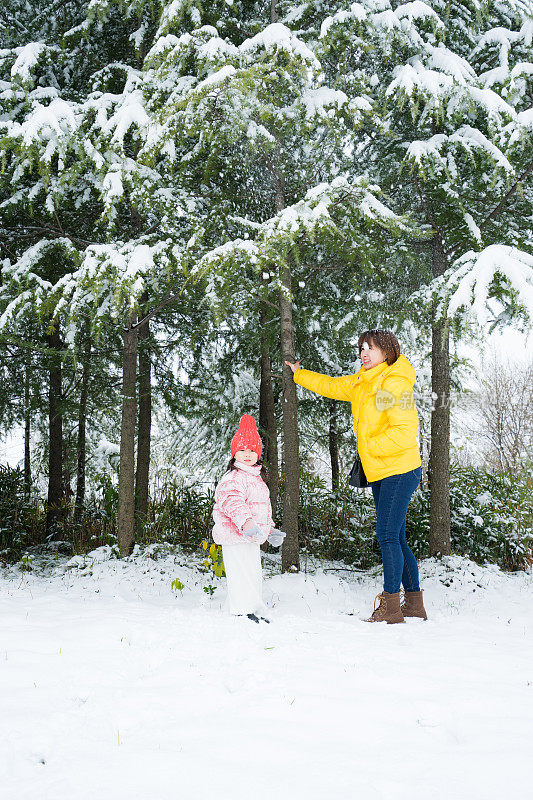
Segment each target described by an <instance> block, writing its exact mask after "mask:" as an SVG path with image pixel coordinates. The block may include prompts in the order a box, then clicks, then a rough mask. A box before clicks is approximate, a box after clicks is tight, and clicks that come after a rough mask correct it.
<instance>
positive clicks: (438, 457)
mask: <svg viewBox="0 0 533 800" xmlns="http://www.w3.org/2000/svg"><path fill="white" fill-rule="evenodd" d="M432 267H433V269H432V271H433V277H437V276H438V275H442V273H443V272H444V271H445V269H446V257H445V255H444V252H443V248H442V242H441V240H440V238H438V237H435V238H434V239H433V241H432ZM431 390H432V392H433V397H434V398H435V400H434V403H435V405H434V409H433V411H432V414H431V450H430V454H429V486H430V533H429V552H430V555H431V556H441V555H448V554H449V553H450V353H449V321H448V320H447V319H444V320H441V321H440V322H437V323H435V321H434V325H433V329H432V351H431Z"/></svg>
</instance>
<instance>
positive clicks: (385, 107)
mask: <svg viewBox="0 0 533 800" xmlns="http://www.w3.org/2000/svg"><path fill="white" fill-rule="evenodd" d="M329 11H330V13H329V14H327V16H326V15H324V14H323V10H322V4H320V12H318V11H317V8H315V4H314V3H310V4H308V5H307V7H306V9H305V13H307V14H308V15H310V16H311V17H313V18H314V19H315V20H316V17H317V14H321V15H322V20H321V32H320V37H321V39H322V40H323V42H324V47H325V48H326V50H327V51H328V52H330V53H331V54H334V53H338V52H342V51H344V53H350V54H351V57H352V61H351V64H352V68H353V69H354V70H357V71H366V72H367V74H370V87H371V88H370V89H369V93H370V94H371V97H372V102H373V103H375V104H376V106H377V107H380V108H381V109H382V120H383V124H382V127H381V128H380V130H379V131H377V132H376V135H375V136H374V137H371V141H370V143H369V144H368V146H366V147H365V149H364V157H365V159H366V160H367V163H368V165H369V169H370V171H371V175H372V176H373V178H374V179H375V180H376V181H377V182H380V183H381V185H382V186H383V187H384V188H385V189H386V190H387V191H388V192H389V194H390V195H391V196H392V198H393V199H394V200H395V202H396V205H397V207H398V208H400V209H401V208H404V209H405V208H409V209H412V210H413V211H415V212H416V214H417V218H418V220H419V221H420V222H421V223H425V224H426V225H428V226H430V227H431V230H432V231H433V235H432V239H431V247H430V252H429V253H428V256H429V259H430V264H431V272H432V277H433V280H432V281H431V283H430V288H429V292H428V293H421V294H417V295H415V298H416V302H417V303H419V302H420V299H421V297H425V298H426V299H427V305H428V306H429V310H430V315H431V317H430V318H431V321H432V326H433V347H432V351H433V367H432V375H433V386H432V388H433V393H434V395H436V396H437V400H436V403H435V408H434V411H433V414H432V436H431V442H432V445H431V461H430V475H431V507H432V508H431V550H432V553H433V554H437V553H446V552H449V545H450V538H449V501H448V497H449V491H448V489H449V397H450V373H449V350H448V340H449V321H450V318H451V317H452V316H453V314H454V313H455V312H456V311H457V310H458V309H459V308H461V307H463V308H468V309H469V308H470V307H472V308H473V310H474V311H477V312H480V311H481V309H483V308H484V307H485V305H486V301H487V299H488V298H489V297H497V298H498V299H499V300H500V301H501V302H502V304H503V308H504V310H503V312H502V318H507V317H508V316H509V314H510V313H515V312H518V313H522V314H529V315H530V316H531V310H532V309H533V302H532V293H533V290H532V282H533V269H532V267H533V260H532V255H531V250H530V241H529V243H528V240H529V238H530V231H531V225H530V223H529V222H528V221H527V220H528V218H529V217H530V214H531V199H532V193H531V182H530V180H529V179H530V177H531V174H532V172H533V162H532V161H531V130H532V123H531V120H532V115H531V97H532V89H531V74H532V70H531V41H532V34H533V12H532V8H531V4H530V3H527V2H522V0H501V1H499V2H496V3H494V2H491V3H488V2H476V1H475V0H472V2H467V3H454V2H448V1H447V0H446V1H445V0H433V1H432V2H427V3H426V2H407V3H405V2H389V0H363V2H361V3H353V4H351V5H350V6H349V7H344V6H341V5H339V4H335V8H333V4H329ZM511 45H512V46H511ZM348 72H349V70H348Z"/></svg>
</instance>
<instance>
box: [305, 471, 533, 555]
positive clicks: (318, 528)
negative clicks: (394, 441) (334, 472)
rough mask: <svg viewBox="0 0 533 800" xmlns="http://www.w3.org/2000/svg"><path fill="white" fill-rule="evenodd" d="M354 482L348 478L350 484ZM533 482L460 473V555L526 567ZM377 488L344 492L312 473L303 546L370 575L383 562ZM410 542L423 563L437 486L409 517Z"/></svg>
mask: <svg viewBox="0 0 533 800" xmlns="http://www.w3.org/2000/svg"><path fill="white" fill-rule="evenodd" d="M346 484H347V480H346ZM531 488H532V487H531V478H530V477H529V476H528V474H527V473H523V474H522V475H521V476H519V477H511V476H509V475H502V474H500V473H494V472H488V471H486V470H483V469H474V468H471V467H458V466H455V467H452V471H451V481H450V506H451V545H452V553H456V554H458V555H462V556H467V557H469V558H471V559H472V560H474V561H477V562H478V563H480V564H484V563H496V564H498V565H499V566H500V567H501V568H502V569H507V570H517V569H523V568H524V567H525V566H526V565H527V564H528V563H529V561H528V560H529V559H531V557H532V555H533V530H532V509H531V501H530V496H531ZM375 520H376V516H375V510H374V502H373V499H372V495H371V492H370V490H368V489H367V490H364V491H361V490H352V489H350V488H349V487H348V486H347V485H344V486H342V487H341V489H340V490H339V491H338V492H337V493H333V492H331V491H329V490H327V489H326V488H325V486H324V484H322V483H321V482H320V481H319V480H318V479H316V478H311V477H310V476H309V475H306V474H304V476H303V479H302V493H301V505H300V539H301V545H302V548H303V549H305V550H307V551H308V552H310V553H313V554H315V555H320V556H323V557H324V558H327V559H339V560H342V561H345V562H346V563H347V564H353V565H354V566H357V567H360V568H362V569H365V568H368V567H370V566H373V565H377V564H379V563H380V562H381V556H380V550H379V546H378V544H377V540H376V537H375ZM406 531H407V540H408V542H409V545H410V547H411V548H412V550H413V552H414V553H415V555H416V556H417V558H426V557H428V556H429V487H428V486H427V484H424V485H423V486H421V487H419V489H417V491H416V492H415V493H414V495H413V498H412V500H411V503H410V505H409V511H408V513H407V526H406Z"/></svg>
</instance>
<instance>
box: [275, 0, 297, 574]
mask: <svg viewBox="0 0 533 800" xmlns="http://www.w3.org/2000/svg"><path fill="white" fill-rule="evenodd" d="M275 5H276V4H275V3H273V4H272V7H273V8H274V10H275ZM272 176H273V178H274V184H275V188H276V211H277V212H279V211H282V210H283V209H284V208H285V187H284V182H283V174H282V173H281V171H280V170H279V168H278V167H277V165H275V164H273V165H272ZM280 280H281V285H282V287H283V288H282V289H281V291H280V293H279V311H280V320H281V357H282V361H283V382H282V383H283V386H282V402H281V407H282V412H283V476H284V477H283V504H282V506H283V518H282V523H281V524H282V527H283V530H284V531H285V533H286V534H287V535H286V537H285V540H284V542H283V545H282V551H281V570H282V572H288V571H291V572H298V570H299V569H300V552H299V542H298V501H299V494H300V454H299V444H298V404H297V397H296V384H295V383H294V380H293V376H292V370H291V368H290V367H288V366H287V365H286V364H285V360H287V361H290V362H294V361H295V360H296V355H295V350H296V348H295V345H294V326H293V322H292V278H291V269H290V266H289V263H288V262H287V264H286V265H285V266H284V267H282V268H281V271H280Z"/></svg>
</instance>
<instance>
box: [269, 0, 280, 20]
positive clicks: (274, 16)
mask: <svg viewBox="0 0 533 800" xmlns="http://www.w3.org/2000/svg"><path fill="white" fill-rule="evenodd" d="M277 5H278V0H270V22H277V21H278V20H279V14H278V9H277Z"/></svg>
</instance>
